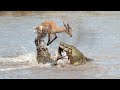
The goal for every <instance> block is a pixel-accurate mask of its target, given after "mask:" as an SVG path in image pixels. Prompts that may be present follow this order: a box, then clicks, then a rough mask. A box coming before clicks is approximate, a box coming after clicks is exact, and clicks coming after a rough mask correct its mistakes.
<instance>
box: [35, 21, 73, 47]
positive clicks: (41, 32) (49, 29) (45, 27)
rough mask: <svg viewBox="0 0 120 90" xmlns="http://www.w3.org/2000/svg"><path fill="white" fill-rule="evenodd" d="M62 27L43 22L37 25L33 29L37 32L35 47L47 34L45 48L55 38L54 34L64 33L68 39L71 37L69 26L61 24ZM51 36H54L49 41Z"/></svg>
mask: <svg viewBox="0 0 120 90" xmlns="http://www.w3.org/2000/svg"><path fill="white" fill-rule="evenodd" d="M63 25H64V27H59V26H57V24H56V23H55V22H54V21H45V22H43V23H41V24H40V25H38V26H37V27H36V28H35V32H37V37H36V39H35V44H36V46H37V44H38V41H40V40H42V38H45V37H46V35H47V34H48V42H47V46H48V45H49V44H51V43H52V42H53V41H54V40H55V39H56V38H57V35H56V33H61V32H65V33H67V34H68V35H69V36H70V37H72V29H71V27H70V26H69V24H67V25H66V24H65V23H64V22H63ZM51 34H54V35H55V38H54V39H53V40H51Z"/></svg>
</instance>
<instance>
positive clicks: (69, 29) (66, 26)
mask: <svg viewBox="0 0 120 90" xmlns="http://www.w3.org/2000/svg"><path fill="white" fill-rule="evenodd" d="M63 25H64V27H65V28H66V29H65V32H66V33H67V34H68V35H69V36H70V37H72V28H71V27H70V26H69V24H67V25H66V24H65V23H64V22H63Z"/></svg>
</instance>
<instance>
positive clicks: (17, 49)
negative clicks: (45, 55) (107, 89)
mask: <svg viewBox="0 0 120 90" xmlns="http://www.w3.org/2000/svg"><path fill="white" fill-rule="evenodd" d="M104 13H105V15H104ZM45 20H53V21H55V22H56V23H57V24H58V25H59V26H62V25H63V24H62V22H63V21H64V22H65V23H69V25H70V26H71V27H72V29H73V37H69V36H68V35H67V34H66V33H59V34H57V36H58V38H57V39H56V40H55V41H54V42H53V43H52V44H50V45H49V46H48V48H49V50H50V52H51V55H52V56H56V54H57V49H58V46H59V42H61V41H62V42H66V43H68V44H71V45H74V46H76V47H77V48H78V49H79V50H80V51H81V52H82V53H83V54H84V55H85V56H86V57H89V58H91V59H94V60H93V61H92V62H88V63H86V64H85V65H79V66H72V65H69V64H66V65H65V66H64V67H52V66H49V65H42V64H40V65H38V64H37V61H36V47H35V44H34V39H35V37H36V33H34V28H35V27H36V26H37V25H39V24H40V23H41V22H43V21H45ZM53 37H54V36H53ZM45 41H46V42H47V37H46V38H45ZM0 78H1V79H17V78H20V79H44V78H45V79H96V78H100V79H112V78H113V79H114V78H120V12H101V13H100V12H98V13H92V12H89V13H87V12H74V11H73V12H67V11H66V12H65V11H64V12H52V14H51V13H50V12H49V13H45V14H34V13H33V14H32V15H23V16H17V15H16V16H14V15H1V16H0Z"/></svg>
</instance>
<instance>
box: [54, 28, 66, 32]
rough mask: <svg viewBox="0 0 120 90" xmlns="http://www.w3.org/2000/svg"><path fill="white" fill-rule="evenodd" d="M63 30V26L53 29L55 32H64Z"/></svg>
mask: <svg viewBox="0 0 120 90" xmlns="http://www.w3.org/2000/svg"><path fill="white" fill-rule="evenodd" d="M65 31H66V28H65V27H57V28H56V30H55V32H56V33H61V32H65Z"/></svg>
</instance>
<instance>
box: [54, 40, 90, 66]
mask: <svg viewBox="0 0 120 90" xmlns="http://www.w3.org/2000/svg"><path fill="white" fill-rule="evenodd" d="M63 51H64V52H66V55H67V56H68V60H70V64H73V65H80V64H85V63H86V62H87V61H91V60H92V59H89V58H87V57H85V56H84V55H83V54H82V53H81V52H80V51H79V50H78V49H77V48H76V47H74V46H72V45H68V44H66V43H63V42H60V45H59V48H58V55H57V60H56V61H58V60H59V59H62V58H63V56H62V52H63Z"/></svg>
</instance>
